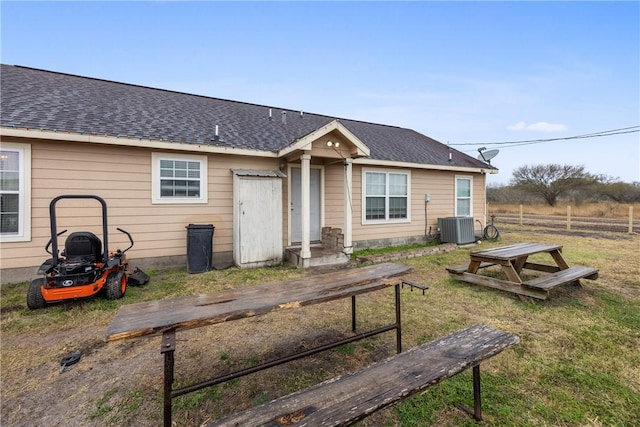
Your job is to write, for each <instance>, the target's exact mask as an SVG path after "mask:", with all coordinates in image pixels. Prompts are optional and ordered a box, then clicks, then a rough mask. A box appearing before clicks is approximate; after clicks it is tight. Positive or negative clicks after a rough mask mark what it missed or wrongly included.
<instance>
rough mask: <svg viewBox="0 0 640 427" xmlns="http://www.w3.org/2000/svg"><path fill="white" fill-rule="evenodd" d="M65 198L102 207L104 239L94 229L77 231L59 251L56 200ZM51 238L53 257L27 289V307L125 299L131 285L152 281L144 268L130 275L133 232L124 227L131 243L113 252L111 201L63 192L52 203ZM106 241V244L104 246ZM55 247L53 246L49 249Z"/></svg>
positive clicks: (35, 307) (50, 215) (41, 267)
mask: <svg viewBox="0 0 640 427" xmlns="http://www.w3.org/2000/svg"><path fill="white" fill-rule="evenodd" d="M62 199H94V200H97V201H98V202H99V203H100V205H101V207H102V239H103V242H101V241H100V239H99V238H98V237H97V236H96V235H95V234H93V233H92V232H90V231H75V232H73V233H71V234H69V236H68V237H67V238H66V240H65V243H64V250H63V251H62V253H60V254H59V253H58V237H59V236H61V235H62V234H64V233H66V232H67V230H63V231H61V232H59V233H58V230H57V225H56V203H57V202H58V201H60V200H62ZM49 218H50V223H51V224H50V225H51V239H49V242H48V243H47V245H46V246H45V251H47V252H48V253H49V254H50V255H51V256H52V258H49V259H47V260H46V261H45V262H44V263H43V264H42V265H41V266H40V268H39V269H38V274H39V275H42V276H43V277H39V278H37V279H35V280H33V281H32V282H31V285H30V286H29V290H28V291H27V306H28V307H29V308H30V309H32V310H33V309H37V308H43V307H45V306H46V305H47V304H48V303H53V302H59V301H65V300H73V299H79V298H86V297H91V296H94V295H97V294H99V293H102V294H104V296H106V297H107V298H108V299H118V298H122V297H123V296H124V294H125V292H126V290H127V284H136V285H143V284H145V283H146V282H147V281H148V280H149V276H147V275H146V274H145V273H144V272H143V271H142V270H140V269H136V270H135V271H134V272H133V273H131V274H128V262H127V257H126V255H125V253H126V252H127V251H128V250H129V249H131V248H132V247H133V238H132V237H131V234H129V233H128V232H126V231H125V230H123V229H121V228H116V229H117V230H118V231H120V232H121V233H124V234H125V235H126V236H127V237H128V238H129V242H130V243H131V244H130V245H129V247H128V248H127V249H125V250H120V249H118V250H116V251H113V252H110V251H109V238H108V228H107V204H106V202H105V201H104V200H103V199H102V198H101V197H98V196H93V195H62V196H58V197H56V198H54V199H53V200H52V201H51V203H50V204H49ZM103 244H104V247H103ZM50 247H51V249H49V248H50Z"/></svg>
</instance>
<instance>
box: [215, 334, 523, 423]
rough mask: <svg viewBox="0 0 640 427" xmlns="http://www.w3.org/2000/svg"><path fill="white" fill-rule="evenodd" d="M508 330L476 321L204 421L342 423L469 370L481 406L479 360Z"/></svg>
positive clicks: (506, 338)
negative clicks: (255, 405) (334, 375)
mask: <svg viewBox="0 0 640 427" xmlns="http://www.w3.org/2000/svg"><path fill="white" fill-rule="evenodd" d="M519 341H520V339H519V338H518V337H517V336H516V335H513V334H510V333H507V332H503V331H501V330H498V329H494V328H491V327H489V326H487V325H475V326H471V327H468V328H466V329H462V330H460V331H457V332H454V333H452V334H450V335H447V336H445V337H443V338H439V339H436V340H434V341H431V342H429V343H427V344H423V345H421V346H418V347H414V348H412V349H410V350H408V351H406V352H404V353H400V354H397V355H395V356H393V357H390V358H388V359H386V360H383V361H380V362H377V363H374V364H372V365H369V366H367V367H365V368H363V369H360V370H358V371H356V372H353V373H349V374H346V375H342V376H339V377H337V378H334V379H331V380H328V381H325V382H322V383H320V384H317V385H315V386H312V387H310V388H308V389H306V390H302V391H298V392H295V393H293V394H290V395H288V396H284V397H281V398H278V399H275V400H273V401H271V402H269V403H266V404H264V405H261V406H257V407H253V408H250V409H248V410H246V411H244V412H240V413H237V414H233V415H230V416H227V417H224V418H222V419H219V420H217V421H214V422H211V423H209V424H207V427H219V426H227V427H229V426H295V425H305V426H329V425H331V426H338V425H340V426H343V425H352V424H354V423H355V422H357V421H359V420H362V419H363V418H365V417H367V416H369V415H371V414H373V413H374V412H376V411H378V410H380V409H382V408H385V407H387V406H389V405H392V404H394V403H396V402H398V401H400V400H402V399H404V398H406V397H408V396H410V395H413V394H415V393H417V392H419V391H421V390H424V389H426V388H428V387H430V386H432V385H434V384H437V383H439V382H441V381H443V380H445V379H447V378H450V377H452V376H454V375H456V374H459V373H460V372H463V371H465V370H466V369H469V368H473V395H474V410H473V412H472V413H471V411H469V410H467V412H469V413H470V414H471V415H472V416H473V417H474V418H475V419H476V420H478V421H479V420H481V419H482V412H481V407H480V362H482V361H483V360H486V359H489V358H491V357H493V356H495V355H496V354H498V353H500V352H502V351H503V350H504V349H506V348H508V347H511V346H513V345H515V344H517V343H518V342H519Z"/></svg>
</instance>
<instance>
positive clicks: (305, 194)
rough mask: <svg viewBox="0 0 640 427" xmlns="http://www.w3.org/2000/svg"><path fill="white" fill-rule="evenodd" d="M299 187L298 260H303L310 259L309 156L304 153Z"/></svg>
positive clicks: (301, 158) (301, 157)
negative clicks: (300, 238) (300, 226)
mask: <svg viewBox="0 0 640 427" xmlns="http://www.w3.org/2000/svg"><path fill="white" fill-rule="evenodd" d="M300 160H301V168H300V187H301V190H302V200H301V202H302V218H301V220H302V248H301V249H300V258H302V259H303V264H306V262H305V261H304V260H308V259H309V258H311V196H310V193H311V154H308V153H305V154H303V155H302V156H300Z"/></svg>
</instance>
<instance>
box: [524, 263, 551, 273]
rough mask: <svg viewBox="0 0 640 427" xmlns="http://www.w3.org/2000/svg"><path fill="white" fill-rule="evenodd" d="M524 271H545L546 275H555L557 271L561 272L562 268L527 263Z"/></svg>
mask: <svg viewBox="0 0 640 427" xmlns="http://www.w3.org/2000/svg"><path fill="white" fill-rule="evenodd" d="M522 269H523V270H535V271H544V272H545V273H555V272H556V271H560V267H558V266H557V265H548V264H538V263H535V262H525V263H524V265H523V266H522Z"/></svg>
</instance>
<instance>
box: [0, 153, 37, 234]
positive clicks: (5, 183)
mask: <svg viewBox="0 0 640 427" xmlns="http://www.w3.org/2000/svg"><path fill="white" fill-rule="evenodd" d="M0 240H1V241H3V242H22V241H29V240H31V146H30V145H27V144H13V143H4V142H3V143H2V148H1V149H0Z"/></svg>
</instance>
